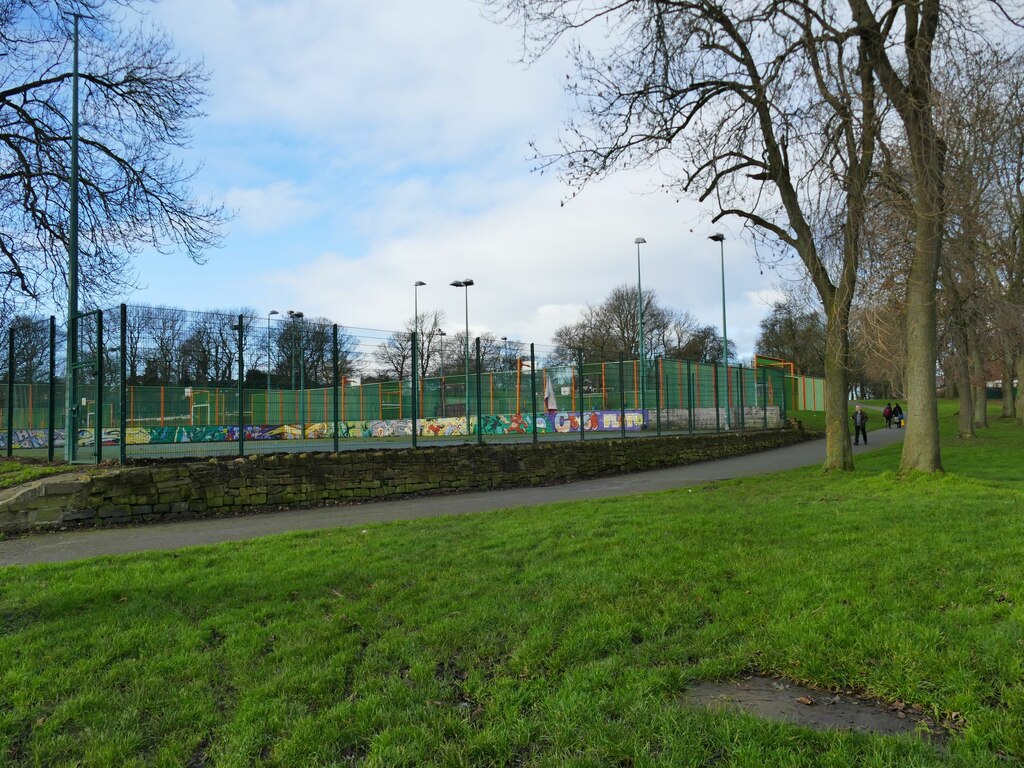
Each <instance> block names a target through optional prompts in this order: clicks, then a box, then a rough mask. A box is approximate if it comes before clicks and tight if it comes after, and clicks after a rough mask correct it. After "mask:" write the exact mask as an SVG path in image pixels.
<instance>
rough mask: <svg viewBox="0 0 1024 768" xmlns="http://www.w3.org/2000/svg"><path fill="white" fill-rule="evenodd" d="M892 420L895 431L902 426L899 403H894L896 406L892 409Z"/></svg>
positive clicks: (901, 412) (901, 413)
mask: <svg viewBox="0 0 1024 768" xmlns="http://www.w3.org/2000/svg"><path fill="white" fill-rule="evenodd" d="M892 418H893V421H895V422H896V429H899V428H900V427H902V426H903V409H902V408H900V404H899V403H896V405H894V406H893V407H892Z"/></svg>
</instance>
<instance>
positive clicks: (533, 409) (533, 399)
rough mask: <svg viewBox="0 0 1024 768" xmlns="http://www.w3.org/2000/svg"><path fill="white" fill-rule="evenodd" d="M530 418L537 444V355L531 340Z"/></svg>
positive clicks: (534, 439)
mask: <svg viewBox="0 0 1024 768" xmlns="http://www.w3.org/2000/svg"><path fill="white" fill-rule="evenodd" d="M530 418H531V419H532V420H533V430H532V431H533V444H534V445H536V444H537V356H536V355H535V354H534V350H533V342H532V341H531V342H530Z"/></svg>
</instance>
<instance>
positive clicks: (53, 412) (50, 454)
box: [46, 315, 57, 461]
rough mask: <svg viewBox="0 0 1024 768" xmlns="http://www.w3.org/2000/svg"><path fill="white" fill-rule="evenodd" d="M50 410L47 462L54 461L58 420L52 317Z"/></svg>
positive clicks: (55, 329)
mask: <svg viewBox="0 0 1024 768" xmlns="http://www.w3.org/2000/svg"><path fill="white" fill-rule="evenodd" d="M48 394H49V401H50V404H49V406H48V408H49V410H48V413H47V415H46V460H47V461H53V443H54V436H55V431H54V422H55V421H56V420H57V404H56V403H55V402H54V399H55V398H56V397H57V318H56V317H54V316H53V315H50V383H49V388H48Z"/></svg>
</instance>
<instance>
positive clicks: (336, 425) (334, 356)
mask: <svg viewBox="0 0 1024 768" xmlns="http://www.w3.org/2000/svg"><path fill="white" fill-rule="evenodd" d="M331 345H332V346H331V357H332V362H333V365H334V452H335V453H337V452H338V439H339V437H340V435H339V434H338V430H339V428H340V426H341V423H340V420H339V418H338V388H339V386H340V385H339V382H338V379H339V376H338V369H339V366H338V324H337V323H335V324H334V329H333V334H332V341H331Z"/></svg>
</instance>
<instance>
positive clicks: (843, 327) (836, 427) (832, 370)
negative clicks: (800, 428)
mask: <svg viewBox="0 0 1024 768" xmlns="http://www.w3.org/2000/svg"><path fill="white" fill-rule="evenodd" d="M825 309H826V312H827V313H828V314H827V317H826V321H825V464H824V466H823V467H822V468H823V469H825V470H826V471H828V470H834V469H838V470H846V471H849V470H852V469H853V448H852V446H851V445H850V420H849V418H847V413H846V412H847V410H848V408H847V399H846V398H847V394H848V393H849V383H848V377H849V370H850V336H849V325H850V302H849V300H848V299H847V300H845V301H843V300H842V299H840V298H839V297H838V296H836V295H834V296H833V299H832V302H831V306H826V307H825Z"/></svg>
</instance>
